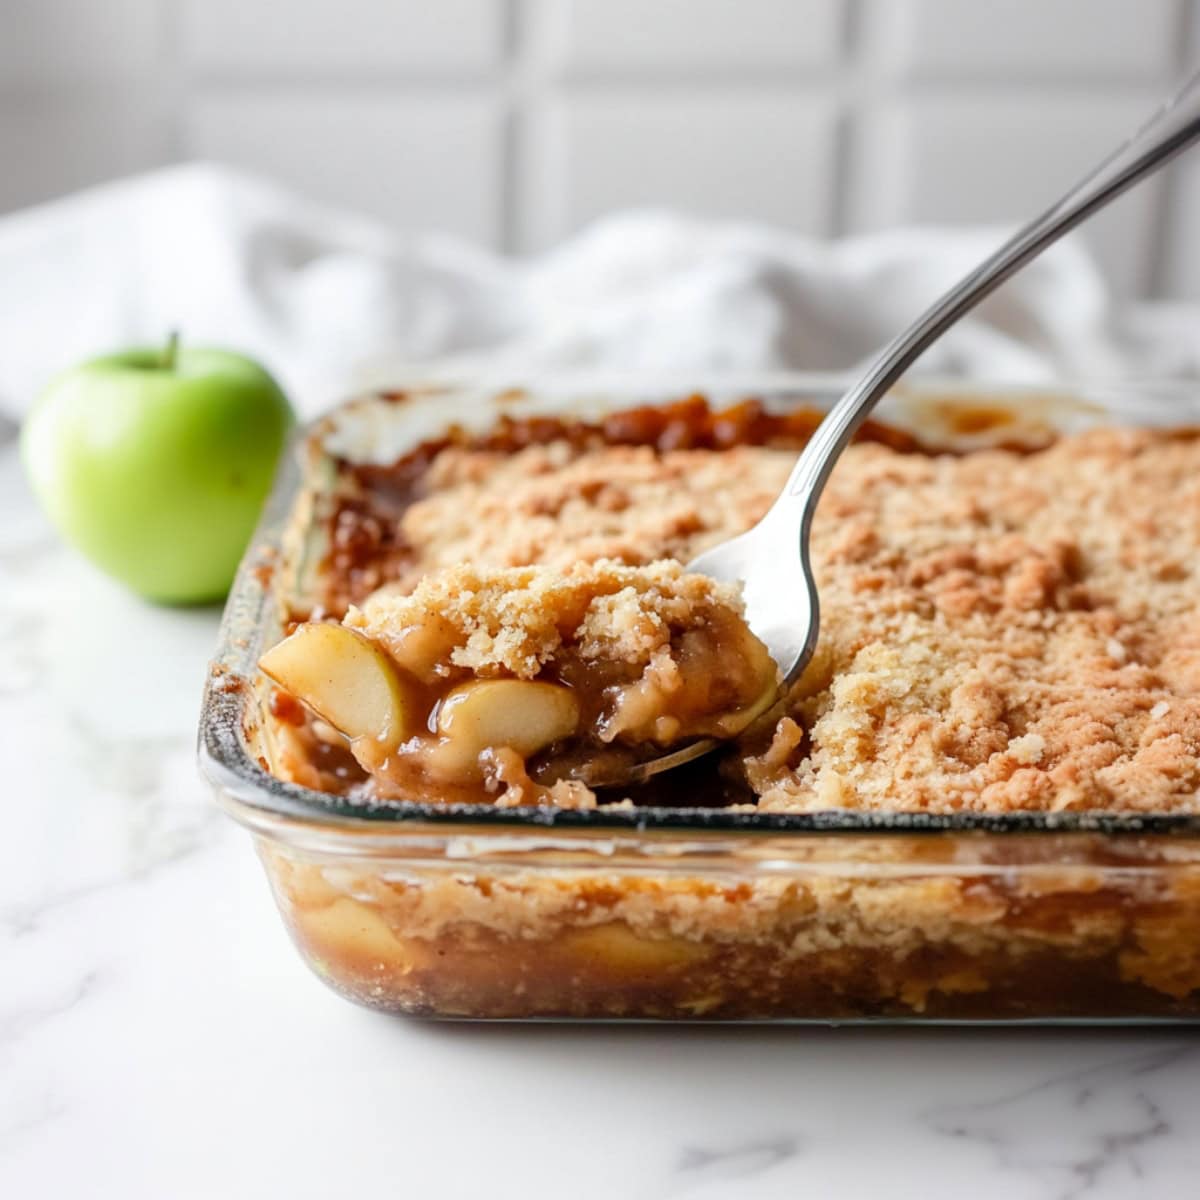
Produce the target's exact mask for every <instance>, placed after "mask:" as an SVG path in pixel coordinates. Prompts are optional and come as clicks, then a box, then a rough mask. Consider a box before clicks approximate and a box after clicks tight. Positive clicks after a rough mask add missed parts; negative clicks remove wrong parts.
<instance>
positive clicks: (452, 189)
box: [185, 89, 500, 244]
mask: <svg viewBox="0 0 1200 1200" xmlns="http://www.w3.org/2000/svg"><path fill="white" fill-rule="evenodd" d="M185 142H186V149H187V153H188V155H189V156H191V157H196V158H206V159H220V160H223V161H226V162H232V163H237V164H240V165H242V166H245V167H249V168H252V169H254V170H256V171H260V172H264V173H267V174H270V175H273V176H275V177H276V178H278V179H281V180H283V181H285V182H287V183H290V184H292V185H293V186H295V187H297V188H300V189H303V190H304V191H305V192H307V193H309V194H310V195H312V196H313V197H315V198H317V199H320V200H326V201H331V202H337V203H342V204H346V205H349V206H351V207H353V208H356V209H358V210H360V211H362V212H367V213H372V214H374V215H376V216H380V217H384V218H386V219H388V220H390V221H392V222H393V223H394V224H395V225H396V226H398V227H399V228H401V229H405V230H412V231H418V230H423V229H428V230H435V231H439V232H448V233H456V234H460V235H462V236H464V237H469V238H472V239H474V240H476V241H479V242H483V243H487V244H495V243H496V241H497V240H498V236H499V230H498V228H497V220H498V216H499V213H498V209H497V205H496V197H497V195H498V193H499V189H500V121H499V118H498V116H497V114H496V112H495V110H494V108H493V106H492V105H491V104H490V103H489V102H488V100H487V99H486V98H485V97H476V96H463V95H461V94H459V93H457V92H452V91H451V92H432V91H429V90H422V91H421V92H419V93H418V95H417V96H416V97H415V98H413V99H410V100H406V99H404V98H403V97H401V98H397V97H395V96H392V95H388V94H386V93H385V94H383V95H376V94H374V93H373V92H372V93H368V94H362V95H354V94H352V95H345V94H343V93H340V92H339V93H337V94H334V95H331V96H314V95H312V94H311V93H310V92H308V91H307V90H290V89H271V90H269V91H264V92H258V91H254V92H242V91H235V92H232V93H223V94H219V95H208V94H205V95H201V96H197V97H196V99H195V101H194V103H193V104H192V105H191V107H190V113H189V117H188V121H187V126H186V131H185Z"/></svg>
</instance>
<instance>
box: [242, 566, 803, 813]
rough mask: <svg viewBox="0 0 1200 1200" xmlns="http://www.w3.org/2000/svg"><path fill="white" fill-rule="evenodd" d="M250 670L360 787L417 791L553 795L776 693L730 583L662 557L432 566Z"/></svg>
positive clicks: (418, 794)
mask: <svg viewBox="0 0 1200 1200" xmlns="http://www.w3.org/2000/svg"><path fill="white" fill-rule="evenodd" d="M259 666H260V668H261V670H262V671H263V673H264V674H265V675H267V676H268V677H269V678H270V679H272V680H273V681H274V682H275V683H276V684H278V685H279V686H280V687H281V688H283V689H285V690H286V691H287V692H288V693H290V694H292V695H294V696H295V697H296V698H297V699H299V700H301V701H302V702H303V703H304V704H305V705H306V706H307V707H308V708H309V709H310V710H311V711H312V712H313V713H314V714H316V715H317V716H318V717H319V718H320V719H321V720H322V721H324V722H325V723H327V724H328V725H330V726H332V727H333V728H334V729H335V730H337V731H338V732H339V733H340V734H341V735H342V736H344V737H345V738H346V739H347V741H348V743H349V745H350V749H351V751H352V753H353V754H354V757H355V758H356V759H357V760H358V762H359V764H360V765H361V766H362V767H363V769H364V770H365V771H366V772H367V774H368V776H369V777H370V784H369V788H370V790H371V791H372V792H373V794H375V795H379V796H383V797H388V798H399V799H414V800H424V801H427V802H444V801H448V800H449V801H488V802H494V803H497V804H504V805H508V804H528V803H539V802H548V803H554V802H556V800H558V799H563V798H565V793H564V791H563V789H566V791H567V792H570V791H571V789H576V790H581V789H583V785H582V784H581V783H578V782H577V781H579V780H582V779H587V778H590V777H597V776H603V775H605V774H610V773H612V769H613V766H614V764H618V763H620V764H628V763H634V762H637V761H641V760H643V759H646V758H651V757H656V756H658V755H660V754H662V753H664V751H667V750H669V749H671V748H672V747H676V746H679V745H682V744H684V743H687V742H689V741H693V740H695V739H697V738H706V737H713V738H720V739H732V738H735V737H737V736H738V735H739V734H740V733H742V732H743V730H745V729H746V727H747V726H748V725H749V724H750V723H751V722H752V721H753V720H754V719H755V718H756V717H757V716H759V715H761V714H762V713H763V712H764V711H765V710H766V709H767V708H769V707H770V706H771V704H772V702H773V701H774V699H775V698H776V696H777V693H778V688H779V671H778V669H777V667H776V665H775V663H774V662H773V661H772V659H771V657H770V655H769V654H768V652H767V649H766V647H765V646H764V645H763V644H762V642H761V641H759V639H758V638H756V637H755V636H754V634H753V633H751V631H750V629H749V627H748V626H747V625H746V622H745V619H744V617H743V615H742V605H741V599H740V595H739V593H738V590H737V588H736V587H734V586H732V585H729V584H725V583H719V582H717V581H715V580H712V579H709V578H707V577H706V576H703V575H695V574H688V573H687V572H685V571H684V570H683V568H682V567H681V566H680V565H679V564H678V563H676V562H673V561H668V560H664V561H661V562H656V563H651V564H649V565H646V566H636V567H635V566H626V565H623V564H620V563H617V562H614V561H609V560H602V561H599V562H594V563H581V564H577V565H575V566H573V567H571V568H570V569H568V570H565V571H564V570H557V569H552V568H549V567H544V566H534V567H516V568H495V569H485V568H472V567H466V566H463V567H455V568H451V569H448V570H444V571H439V572H435V573H433V574H430V575H428V576H426V577H425V578H423V579H422V580H421V582H420V583H419V584H418V585H417V587H416V588H415V589H414V590H413V591H412V592H411V593H410V594H407V595H400V594H397V593H395V592H392V591H389V590H388V589H386V588H385V589H381V590H380V591H379V592H376V593H375V594H374V595H372V596H370V597H368V598H367V599H366V600H365V601H364V602H363V604H362V607H361V608H351V609H350V610H349V611H348V612H347V614H346V616H345V618H344V620H343V622H342V623H341V624H335V623H332V622H308V623H306V624H303V625H301V626H299V628H297V630H296V631H295V632H294V633H293V634H292V635H291V636H290V637H288V638H286V639H285V640H284V641H282V642H280V643H279V644H278V645H277V646H275V647H273V648H272V649H270V650H268V651H267V652H266V653H265V654H264V655H263V656H262V658H261V660H260V662H259ZM575 799H576V800H578V797H575Z"/></svg>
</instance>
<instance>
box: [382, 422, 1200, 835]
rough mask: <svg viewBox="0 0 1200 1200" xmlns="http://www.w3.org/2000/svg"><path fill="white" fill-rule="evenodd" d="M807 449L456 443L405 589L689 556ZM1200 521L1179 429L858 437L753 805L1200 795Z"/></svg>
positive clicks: (1199, 453)
mask: <svg viewBox="0 0 1200 1200" xmlns="http://www.w3.org/2000/svg"><path fill="white" fill-rule="evenodd" d="M794 457H795V451H794V449H786V448H775V447H765V446H753V445H738V446H734V447H732V448H730V449H726V450H720V451H715V450H709V449H702V450H674V451H666V452H662V451H658V450H656V449H654V448H652V447H647V446H599V447H596V446H592V447H580V446H577V445H573V444H570V443H568V442H551V443H550V444H547V445H536V446H531V447H528V448H526V449H523V450H518V451H516V452H503V451H494V450H486V449H484V450H479V449H470V448H464V447H451V448H448V449H446V450H444V451H443V452H442V453H441V454H439V455H438V456H437V457H436V458H435V459H434V461H433V463H432V465H431V467H430V469H429V472H428V475H427V478H426V483H425V491H424V495H423V496H422V498H421V499H419V500H417V501H416V502H415V503H413V504H412V505H411V506H409V507H408V508H407V510H406V511H405V512H404V514H403V516H402V518H401V529H402V533H403V537H404V538H405V540H406V542H407V544H408V545H409V546H410V547H411V555H410V558H409V560H408V562H407V563H406V566H405V568H404V570H403V571H402V572H401V573H400V578H399V580H398V583H397V585H396V586H397V587H398V588H399V589H400V590H401V591H403V590H405V589H409V588H412V587H413V586H414V585H415V584H417V581H418V580H419V579H420V578H421V577H422V576H424V575H425V574H426V573H428V572H429V571H431V570H437V569H439V568H442V567H445V566H447V565H449V564H456V563H462V562H464V561H470V562H472V563H473V564H475V568H476V569H478V568H479V567H480V566H481V565H484V564H486V565H496V566H506V567H517V566H526V565H529V564H535V563H536V564H543V565H547V566H550V567H555V568H558V569H560V570H564V569H565V570H570V569H572V568H573V567H574V566H575V565H576V564H579V563H586V562H595V561H597V560H617V561H619V562H623V563H626V564H644V563H649V562H653V561H655V560H658V559H661V558H663V557H670V558H675V559H677V560H679V561H687V560H688V559H689V558H691V557H692V556H693V555H695V554H697V553H699V552H701V551H702V550H704V549H706V548H707V547H709V546H711V545H714V544H716V543H717V542H720V541H722V540H724V539H725V538H728V537H731V536H733V535H735V534H737V533H739V532H741V531H742V530H744V529H745V528H747V527H749V526H750V525H751V524H753V523H754V522H755V521H756V520H757V519H758V518H759V517H760V516H761V515H762V514H763V512H765V510H766V508H767V507H768V506H769V504H770V502H771V500H772V499H773V498H774V496H775V494H776V493H777V491H778V489H779V488H780V486H781V485H782V483H783V481H784V479H785V478H786V476H787V473H788V471H789V469H790V467H791V464H792V462H793V461H794ZM1197 513H1200V442H1198V441H1197V440H1196V439H1195V438H1192V437H1188V436H1183V435H1179V434H1174V433H1164V432H1152V431H1136V430H1119V429H1102V430H1094V431H1090V432H1086V433H1083V434H1078V435H1069V436H1063V437H1061V438H1060V439H1059V440H1057V441H1056V442H1055V443H1053V444H1052V445H1050V446H1049V447H1047V448H1045V449H1042V450H1039V451H1036V452H1032V453H1018V452H1012V451H1006V450H979V451H973V452H971V453H968V454H964V455H961V456H954V455H930V454H915V453H902V452H898V451H897V450H894V449H892V448H889V447H887V446H884V445H874V444H860V445H854V446H852V447H850V448H849V449H848V450H847V451H846V453H845V455H844V456H843V459H842V460H841V462H840V463H839V464H838V467H837V469H836V470H835V471H834V474H833V478H832V480H831V481H830V484H829V486H828V489H827V492H826V494H825V496H824V497H823V499H822V502H821V505H820V509H819V511H818V514H817V518H816V522H815V524H814V529H813V538H812V556H813V564H814V568H815V570H816V573H817V579H818V584H819V587H820V591H821V598H822V626H821V640H820V645H819V647H818V652H817V655H816V657H815V658H814V660H813V662H812V664H811V665H810V668H809V670H808V671H807V673H806V675H805V677H804V678H803V679H802V680H801V681H800V684H799V686H798V687H797V689H796V691H795V693H794V694H793V699H792V704H791V706H790V708H789V710H788V711H787V713H786V714H785V715H784V720H787V721H791V722H793V724H794V728H793V727H792V726H784V727H781V729H780V735H782V742H781V740H780V736H779V735H777V736H776V737H775V739H774V744H773V746H774V748H773V749H771V750H770V751H768V750H767V747H768V744H771V743H772V737H771V733H772V731H771V730H767V731H766V733H765V734H764V733H763V731H762V730H761V729H760V730H758V731H757V734H756V737H751V738H748V739H747V740H746V743H745V745H744V746H743V747H742V750H741V757H742V758H743V759H744V772H745V775H746V777H747V778H748V780H749V783H750V786H751V787H752V788H753V792H754V793H755V794H756V796H757V803H758V805H759V807H760V808H762V809H764V810H769V811H801V810H814V809H824V808H839V807H854V808H873V809H893V810H910V811H911V810H925V811H953V810H957V809H974V810H978V811H994V812H1003V811H1011V810H1017V809H1025V810H1042V811H1054V810H1062V809H1115V810H1127V811H1128V810H1137V811H1150V810H1158V811H1172V810H1181V809H1188V808H1193V807H1195V806H1196V801H1197V790H1198V789H1200V611H1198V609H1197V604H1196V597H1197V579H1196V565H1195V564H1196V562H1197V556H1198V553H1200V519H1198V518H1197V516H1196V514H1197ZM394 602H395V601H394V600H389V601H388V603H394ZM376 603H379V604H382V603H383V601H382V599H381V600H379V601H377V602H376ZM364 611H366V610H365V609H364ZM473 647H474V648H473V649H472V650H471V651H470V654H471V655H472V660H473V661H474V660H477V661H479V662H484V661H486V660H487V657H488V655H496V654H499V655H501V656H504V655H509V654H511V655H514V656H515V657H514V658H513V660H512V661H514V662H515V661H517V660H518V659H520V658H522V657H524V659H525V660H526V664H528V663H529V662H532V661H534V659H536V657H537V654H538V649H537V643H536V640H531V641H527V640H525V639H524V637H522V638H521V639H520V641H519V645H518V644H514V646H513V647H512V648H511V649H505V648H497V647H495V646H494V645H493V641H492V639H491V638H490V635H484V640H483V641H482V642H479V643H473ZM510 669H511V666H510ZM522 669H528V667H527V665H526V666H525V667H523V668H522ZM797 731H799V732H797ZM784 743H786V744H787V746H788V749H787V752H786V754H785V753H784V752H783V750H782V748H781V747H782V745H783V744H784ZM755 798H756V797H755V795H753V794H752V795H747V801H750V802H753V801H755Z"/></svg>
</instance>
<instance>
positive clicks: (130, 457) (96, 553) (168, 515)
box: [21, 336, 292, 604]
mask: <svg viewBox="0 0 1200 1200" xmlns="http://www.w3.org/2000/svg"><path fill="white" fill-rule="evenodd" d="M291 424H292V410H291V408H290V407H289V405H288V402H287V399H286V397H285V396H284V394H283V392H282V391H281V390H280V388H279V385H278V384H277V383H276V382H275V380H274V379H272V378H271V376H270V375H269V374H268V373H267V372H266V371H265V370H264V369H263V368H262V367H260V366H259V365H258V364H257V363H255V362H252V361H251V360H250V359H248V358H245V357H243V356H242V355H240V354H233V353H230V352H229V351H227V350H209V349H200V348H191V347H183V348H180V347H179V346H178V344H177V339H176V338H175V337H174V336H172V338H171V340H170V342H169V343H168V344H167V346H166V348H165V349H158V350H128V351H126V352H124V353H122V354H110V355H107V356H106V357H104V358H96V359H93V360H92V361H90V362H87V363H84V364H82V365H81V366H78V367H76V368H75V369H74V370H71V371H67V372H66V373H65V374H63V375H61V376H59V377H58V378H57V379H55V380H54V381H53V382H51V383H50V385H49V386H48V387H47V388H46V390H45V391H44V392H43V393H42V395H41V396H40V397H39V398H38V401H37V403H36V405H35V406H34V409H33V411H32V412H31V413H30V415H29V418H28V419H27V420H26V422H25V427H24V429H23V430H22V433H21V450H22V455H23V458H24V461H25V468H26V471H27V472H28V474H29V478H30V481H31V482H32V484H33V490H34V492H35V493H36V494H37V497H38V499H39V500H40V501H41V503H42V505H43V506H44V507H45V509H46V512H47V513H48V514H49V516H50V519H51V520H52V521H53V522H54V524H55V525H56V526H57V528H58V530H59V532H60V533H61V534H62V535H63V537H65V538H66V539H67V540H68V541H70V542H73V543H74V544H75V545H76V546H77V547H78V548H79V549H80V550H82V551H83V553H84V554H86V555H87V556H88V557H89V558H90V559H91V560H92V561H93V562H94V563H95V564H96V565H97V566H98V567H100V568H101V569H102V570H104V571H106V572H107V573H108V574H109V575H111V576H113V577H114V578H115V579H119V580H120V581H121V582H122V583H125V584H127V585H128V586H129V587H131V588H132V589H133V590H134V591H135V592H138V593H139V594H140V595H142V596H145V597H146V598H147V599H150V600H156V601H160V602H163V603H169V604H197V603H202V602H204V601H211V600H218V599H220V598H221V597H222V596H224V595H225V593H226V592H227V591H228V590H229V585H230V583H231V582H232V581H233V575H234V572H235V570H236V569H237V564H238V560H239V559H240V557H241V555H242V552H243V550H244V549H245V548H246V543H247V542H248V541H249V540H250V535H251V533H252V532H253V530H254V524H255V521H256V520H257V517H258V512H259V509H260V508H261V506H262V502H263V499H264V497H265V496H266V494H267V489H268V488H269V487H270V484H271V479H272V476H273V475H274V473H275V467H276V465H277V463H278V461H279V455H280V452H281V450H282V449H283V445H284V442H285V440H286V438H287V434H288V430H289V429H290V427H291Z"/></svg>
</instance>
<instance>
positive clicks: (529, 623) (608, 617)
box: [345, 559, 742, 679]
mask: <svg viewBox="0 0 1200 1200" xmlns="http://www.w3.org/2000/svg"><path fill="white" fill-rule="evenodd" d="M741 611H742V602H741V597H740V592H739V589H738V588H737V586H736V585H733V584H725V583H718V582H717V581H716V580H713V579H709V578H707V577H706V576H703V575H695V574H688V573H686V572H685V571H684V570H683V567H682V566H681V565H680V564H679V563H677V562H671V561H660V562H654V563H650V564H647V565H645V566H636V567H635V566H629V565H626V564H623V563H619V562H616V561H613V560H611V559H601V560H599V561H596V562H580V563H575V564H573V565H572V566H570V567H568V568H566V569H565V570H556V569H553V568H550V567H545V566H525V567H508V568H503V567H501V568H495V567H492V568H488V567H482V566H478V565H460V566H456V567H451V568H449V569H446V570H443V571H435V572H433V573H432V574H429V575H426V576H424V577H423V578H422V579H421V581H420V582H419V583H418V584H417V586H416V587H415V588H414V589H413V591H412V592H411V593H409V594H408V595H401V594H398V593H396V592H395V591H388V590H384V591H381V592H377V593H376V594H375V595H373V596H370V597H368V598H367V600H366V601H365V602H364V603H363V605H362V607H361V608H351V609H350V610H349V612H348V613H347V614H346V618H345V623H346V624H347V625H349V626H351V627H352V628H355V629H358V630H361V631H362V632H363V633H365V634H366V635H367V636H368V637H370V638H372V639H373V640H375V641H377V642H379V643H380V644H381V645H383V646H384V647H388V646H389V644H390V643H392V642H394V641H395V639H396V638H397V637H398V636H401V635H403V633H404V631H405V630H407V629H409V628H410V627H412V626H418V625H422V624H424V623H426V622H428V621H430V620H431V619H436V620H438V621H440V622H442V623H444V624H445V625H446V626H448V629H447V637H448V639H449V641H450V642H451V643H452V649H451V650H450V659H451V661H452V662H453V664H454V665H455V666H459V667H465V668H467V669H468V670H470V671H473V672H474V673H475V674H478V675H488V674H495V673H499V672H506V673H508V674H510V675H514V676H516V677H517V678H518V679H533V678H534V677H536V676H537V675H538V673H539V672H540V671H541V670H542V668H543V667H544V666H545V665H546V664H547V663H548V662H550V661H551V659H553V658H555V657H556V656H557V655H559V654H560V652H561V651H562V650H563V649H564V648H570V650H571V651H572V652H573V653H574V654H575V655H577V656H578V657H580V658H582V659H584V660H603V661H605V662H609V663H620V664H624V665H627V666H629V667H643V666H646V665H647V664H649V663H650V662H651V661H652V660H653V659H654V658H655V656H656V655H657V654H658V653H659V652H660V651H662V650H663V649H664V648H665V647H668V646H670V644H671V641H672V639H673V638H677V637H678V636H679V635H680V634H681V633H682V632H683V631H684V630H686V629H693V628H704V627H705V626H707V625H710V624H712V623H713V622H714V620H715V619H717V617H718V615H719V614H720V613H722V612H723V613H724V614H725V615H726V617H729V616H734V617H736V616H738V615H739V614H740V613H741Z"/></svg>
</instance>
